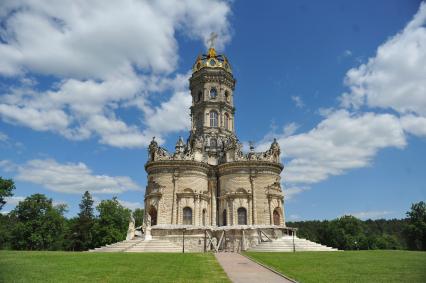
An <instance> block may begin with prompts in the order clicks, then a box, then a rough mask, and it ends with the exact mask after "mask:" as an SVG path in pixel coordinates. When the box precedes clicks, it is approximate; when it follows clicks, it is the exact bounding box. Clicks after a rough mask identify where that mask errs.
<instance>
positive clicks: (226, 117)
mask: <svg viewBox="0 0 426 283" xmlns="http://www.w3.org/2000/svg"><path fill="white" fill-rule="evenodd" d="M225 129H226V130H229V115H228V113H225Z"/></svg>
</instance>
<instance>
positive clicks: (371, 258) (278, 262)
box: [246, 251, 426, 282]
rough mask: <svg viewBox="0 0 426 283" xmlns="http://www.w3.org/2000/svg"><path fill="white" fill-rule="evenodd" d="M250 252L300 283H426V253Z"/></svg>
mask: <svg viewBox="0 0 426 283" xmlns="http://www.w3.org/2000/svg"><path fill="white" fill-rule="evenodd" d="M246 255H247V256H249V257H251V258H253V259H254V260H256V261H258V262H261V263H263V264H265V265H268V266H269V267H272V268H273V269H275V270H277V271H279V272H281V273H283V274H285V275H287V276H289V277H291V278H293V279H296V280H297V281H299V282H426V252H411V251H344V252H299V253H254V252H248V253H246Z"/></svg>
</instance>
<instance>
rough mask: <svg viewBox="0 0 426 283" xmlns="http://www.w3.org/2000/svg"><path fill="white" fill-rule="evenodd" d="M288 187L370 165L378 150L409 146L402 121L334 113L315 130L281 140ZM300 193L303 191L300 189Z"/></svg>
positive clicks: (391, 117)
mask: <svg viewBox="0 0 426 283" xmlns="http://www.w3.org/2000/svg"><path fill="white" fill-rule="evenodd" d="M278 142H279V143H280V145H281V148H282V151H283V153H284V158H285V160H286V167H285V169H284V171H283V180H284V181H285V182H286V183H287V184H288V187H292V186H296V184H299V185H297V186H296V187H300V184H312V183H317V182H320V181H323V180H325V179H327V178H328V177H329V176H333V175H340V174H343V173H345V172H346V171H347V170H350V169H354V168H361V167H365V166H368V165H370V162H371V160H372V158H373V157H374V156H375V155H376V153H377V151H378V150H380V149H382V148H386V147H397V148H403V147H404V146H405V144H406V141H405V136H404V132H403V130H402V127H401V124H400V122H399V120H398V119H397V118H396V117H395V116H393V115H390V114H375V113H362V114H351V113H349V112H348V111H346V110H337V111H335V112H332V113H330V114H329V116H327V117H326V118H325V119H324V120H323V121H321V122H320V123H319V124H318V125H317V126H316V127H315V128H314V129H312V130H310V131H309V132H306V133H301V134H296V135H292V136H285V135H281V136H279V138H278ZM297 192H300V190H297Z"/></svg>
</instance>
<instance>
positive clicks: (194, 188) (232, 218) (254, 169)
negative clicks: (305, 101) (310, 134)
mask: <svg viewBox="0 0 426 283" xmlns="http://www.w3.org/2000/svg"><path fill="white" fill-rule="evenodd" d="M189 82H190V84H189V86H190V91H191V96H192V106H191V107H190V111H191V112H190V118H191V122H192V123H191V125H192V126H191V130H190V133H189V137H188V139H187V140H186V142H185V141H184V140H183V139H182V138H179V139H178V141H177V143H176V147H175V151H174V152H169V151H167V150H166V149H165V148H163V147H160V146H159V145H158V143H157V142H156V141H155V139H153V140H152V142H151V144H150V145H149V150H148V152H149V154H148V161H147V163H146V165H145V169H146V172H147V174H148V182H147V188H146V192H145V200H144V201H145V211H146V214H145V215H146V216H145V223H146V225H147V226H150V227H152V229H153V231H154V230H155V228H156V227H157V228H159V229H160V228H161V227H163V228H164V229H165V227H167V229H173V228H174V229H179V228H182V227H187V228H190V227H191V226H192V227H193V228H196V227H210V229H214V228H215V227H223V226H224V227H228V228H231V227H234V228H235V229H237V228H238V227H243V226H256V227H260V226H276V227H277V228H278V227H281V228H283V227H285V218H284V207H283V205H284V202H283V201H284V196H283V192H282V189H281V185H280V178H281V177H280V173H281V171H282V170H283V168H284V166H283V164H282V163H281V162H280V146H279V145H278V143H277V141H276V140H274V141H273V142H272V144H271V146H270V148H269V149H268V150H267V151H265V152H255V151H254V148H253V146H250V151H249V152H248V153H243V152H242V144H241V143H240V142H239V140H238V137H237V136H236V133H235V130H236V125H235V122H234V121H235V118H234V116H235V107H234V90H235V83H236V81H235V78H234V76H233V74H232V69H231V65H230V62H229V61H228V58H227V57H226V56H225V55H221V54H217V53H216V50H215V49H214V48H213V47H211V48H210V49H209V50H208V52H207V54H203V55H200V56H198V58H197V59H196V61H195V64H194V66H193V68H192V76H191V78H190V79H189ZM182 111H185V109H182ZM170 123H173V121H170Z"/></svg>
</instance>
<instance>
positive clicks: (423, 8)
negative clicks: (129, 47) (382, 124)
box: [341, 3, 426, 135]
mask: <svg viewBox="0 0 426 283" xmlns="http://www.w3.org/2000/svg"><path fill="white" fill-rule="evenodd" d="M425 25H426V3H422V4H421V5H420V8H419V10H418V12H417V13H416V15H415V16H414V17H413V19H412V20H411V21H410V22H409V23H408V24H407V26H406V27H405V28H404V29H403V30H402V31H401V32H400V33H398V34H396V35H395V36H393V37H392V38H390V39H389V40H387V41H386V42H385V43H383V44H382V45H380V46H379V47H378V49H377V53H376V55H375V56H374V57H372V58H370V59H369V60H368V62H367V63H366V64H362V65H361V66H359V67H357V68H353V69H351V70H349V71H348V72H347V74H346V78H345V83H346V85H347V86H348V87H349V89H350V91H349V92H348V93H345V94H343V95H342V98H341V100H342V105H343V106H344V107H351V106H352V107H355V108H359V107H361V106H363V105H367V106H368V107H380V108H385V109H393V110H395V111H397V112H399V113H400V114H401V115H406V114H409V116H406V117H405V118H403V121H402V124H403V126H404V128H405V127H407V128H406V130H407V131H408V132H410V133H412V134H419V135H424V131H425V130H423V129H424V128H423V129H421V128H413V127H414V125H415V123H416V124H417V126H420V125H421V124H422V123H423V125H424V122H422V119H421V118H420V117H417V118H415V117H414V116H413V115H412V114H415V115H416V116H421V117H423V118H426V96H425V94H426V80H425V78H426V26H425ZM415 120H416V121H415ZM417 126H416V127H417Z"/></svg>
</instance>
